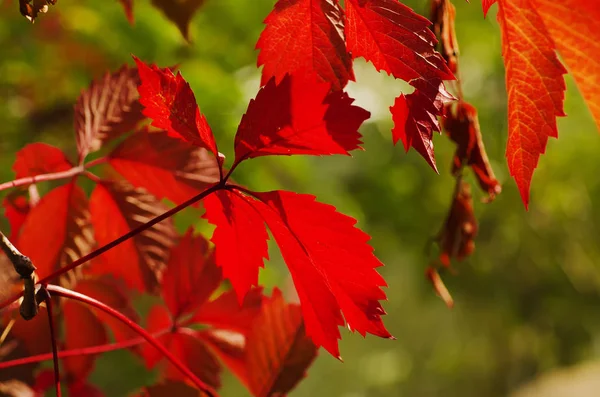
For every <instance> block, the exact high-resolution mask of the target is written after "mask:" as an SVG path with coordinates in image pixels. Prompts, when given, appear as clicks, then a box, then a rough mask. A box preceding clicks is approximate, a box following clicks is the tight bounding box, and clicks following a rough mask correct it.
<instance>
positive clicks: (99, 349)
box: [0, 329, 171, 370]
mask: <svg viewBox="0 0 600 397" xmlns="http://www.w3.org/2000/svg"><path fill="white" fill-rule="evenodd" d="M169 332H171V330H170V329H166V330H162V331H159V332H155V333H153V334H152V336H153V337H154V338H159V337H161V336H162V335H164V334H167V333H169ZM142 343H146V339H144V338H141V337H140V338H134V339H128V340H126V341H122V342H116V343H107V344H104V345H98V346H90V347H84V348H80V349H71V350H63V351H61V352H58V358H61V359H62V358H67V357H74V356H87V355H91V354H100V353H106V352H110V351H114V350H121V349H127V348H129V347H133V346H137V345H141V344H142ZM53 356H54V355H53V354H52V353H46V354H38V355H35V356H29V357H22V358H17V359H15V360H9V361H4V362H0V370H2V369H5V368H11V367H16V366H19V365H26V364H34V363H39V362H42V361H48V360H52V358H53Z"/></svg>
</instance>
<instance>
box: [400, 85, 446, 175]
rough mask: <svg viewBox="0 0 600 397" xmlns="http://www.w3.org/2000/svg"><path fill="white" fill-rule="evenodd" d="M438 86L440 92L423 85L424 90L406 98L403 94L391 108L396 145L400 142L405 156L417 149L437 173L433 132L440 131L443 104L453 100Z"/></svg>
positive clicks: (441, 86) (417, 90) (418, 90)
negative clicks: (439, 120)
mask: <svg viewBox="0 0 600 397" xmlns="http://www.w3.org/2000/svg"><path fill="white" fill-rule="evenodd" d="M438 84H439V89H432V88H430V87H429V86H427V85H425V84H422V85H423V87H422V88H423V89H416V90H415V91H414V92H413V93H411V94H408V95H406V96H405V95H404V94H400V96H399V97H398V98H396V101H395V102H394V106H392V107H390V111H391V112H392V120H393V121H394V128H393V129H392V137H393V139H394V144H396V143H398V141H400V140H401V141H402V143H403V144H404V150H405V151H406V152H408V150H409V149H410V148H411V147H412V148H414V149H415V150H416V151H417V152H418V153H419V154H420V155H421V156H423V158H424V159H425V160H426V161H427V163H428V164H429V165H430V166H431V168H433V169H434V171H435V172H438V170H437V166H436V164H435V156H434V152H433V141H432V139H433V131H438V132H439V131H440V125H439V122H438V119H437V116H441V114H442V108H443V106H444V104H445V103H447V102H449V101H451V100H452V99H453V97H452V96H451V95H450V94H449V93H448V92H447V91H446V90H445V88H444V85H443V84H442V82H441V81H438ZM419 85H421V83H419ZM433 91H435V92H433ZM432 98H433V99H432Z"/></svg>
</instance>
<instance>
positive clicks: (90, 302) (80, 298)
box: [47, 285, 217, 397]
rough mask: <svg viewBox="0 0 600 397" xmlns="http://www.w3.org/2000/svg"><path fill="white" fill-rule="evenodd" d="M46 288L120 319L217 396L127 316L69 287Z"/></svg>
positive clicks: (213, 393) (183, 371)
mask: <svg viewBox="0 0 600 397" xmlns="http://www.w3.org/2000/svg"><path fill="white" fill-rule="evenodd" d="M47 289H48V291H50V292H52V293H53V294H54V295H57V296H62V297H64V298H69V299H73V300H76V301H79V302H83V303H86V304H88V305H90V306H93V307H95V308H96V309H99V310H102V311H103V312H105V313H106V314H108V315H110V316H112V317H114V318H116V319H117V320H119V321H121V322H122V323H124V324H125V325H127V326H128V327H129V328H131V329H132V330H133V331H135V332H136V333H137V334H138V335H140V336H141V337H142V338H144V339H146V341H147V342H148V343H150V344H151V345H152V346H154V347H155V348H156V349H158V350H159V351H160V352H161V353H162V354H163V355H164V356H165V358H166V359H167V360H169V361H170V362H171V364H173V365H174V366H175V367H176V368H177V369H179V370H180V371H181V372H182V373H183V374H184V375H185V376H186V377H187V378H188V379H189V380H191V381H192V382H193V383H194V385H196V387H198V388H199V389H200V390H202V391H203V392H205V393H206V394H208V395H209V396H211V397H216V396H217V394H216V392H215V391H214V390H213V389H212V388H211V387H210V386H208V385H207V384H205V383H204V382H202V381H201V380H200V379H199V378H198V377H197V376H196V375H194V373H193V372H192V371H191V370H190V369H189V368H188V367H187V366H185V365H184V364H183V363H182V362H181V361H179V359H177V357H175V356H174V355H173V354H171V352H169V351H168V350H167V349H166V348H165V347H164V346H163V345H162V344H161V343H160V342H159V341H158V340H157V339H156V338H155V337H154V336H152V335H151V334H150V333H149V332H148V331H146V330H145V329H144V328H142V327H140V326H139V325H138V324H136V323H135V322H133V321H132V320H131V319H129V318H128V317H127V316H125V315H123V314H122V313H120V312H118V311H116V310H115V309H113V308H112V307H110V306H108V305H106V304H104V303H102V302H100V301H98V300H96V299H94V298H91V297H89V296H86V295H83V294H80V293H78V292H75V291H71V290H69V289H66V288H62V287H59V286H57V285H48V286H47Z"/></svg>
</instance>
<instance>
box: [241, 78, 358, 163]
mask: <svg viewBox="0 0 600 397" xmlns="http://www.w3.org/2000/svg"><path fill="white" fill-rule="evenodd" d="M328 92H329V84H326V83H320V82H317V81H316V80H315V77H314V76H306V75H303V76H298V75H293V76H289V75H287V76H285V77H284V78H283V79H282V81H281V82H280V83H279V84H275V81H274V79H271V80H270V81H269V82H268V83H267V85H266V86H264V87H263V88H261V90H260V91H259V92H258V95H257V96H256V99H253V100H251V101H250V104H249V105H248V110H247V111H246V114H245V115H244V116H243V117H242V121H241V122H240V126H239V128H238V131H237V134H236V136H235V164H238V163H239V162H241V161H243V160H245V159H248V158H253V157H258V156H267V155H271V154H280V155H292V154H311V155H328V154H348V151H350V150H354V149H357V148H359V147H360V146H359V144H361V141H360V138H361V135H360V134H359V133H358V128H359V127H360V125H361V124H362V123H363V121H365V120H366V119H367V118H368V117H369V115H370V113H369V112H367V111H366V110H364V109H362V108H360V107H358V106H353V105H352V102H354V100H353V99H352V98H350V97H348V95H347V94H345V93H342V92H334V93H332V94H329V95H328Z"/></svg>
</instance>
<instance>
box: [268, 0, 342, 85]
mask: <svg viewBox="0 0 600 397" xmlns="http://www.w3.org/2000/svg"><path fill="white" fill-rule="evenodd" d="M265 24H266V27H265V29H264V30H263V32H262V33H261V35H260V38H259V40H258V43H257V44H256V48H258V49H260V54H259V56H258V66H261V65H264V67H263V71H262V85H265V84H267V82H268V81H269V80H270V79H271V77H275V80H276V82H277V83H279V82H281V80H283V78H284V77H285V75H286V74H288V73H290V74H294V73H296V72H301V73H303V72H305V71H313V72H314V73H316V74H317V76H319V80H321V81H325V82H329V83H331V88H332V89H333V90H341V89H342V88H344V86H345V85H346V83H348V80H354V73H353V72H352V59H351V57H350V54H349V53H348V51H347V50H346V43H345V39H344V12H343V11H342V9H341V7H340V5H339V4H338V2H337V0H300V1H297V0H279V1H278V2H277V4H275V8H274V9H273V11H272V12H271V13H270V14H269V16H268V17H267V19H265Z"/></svg>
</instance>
